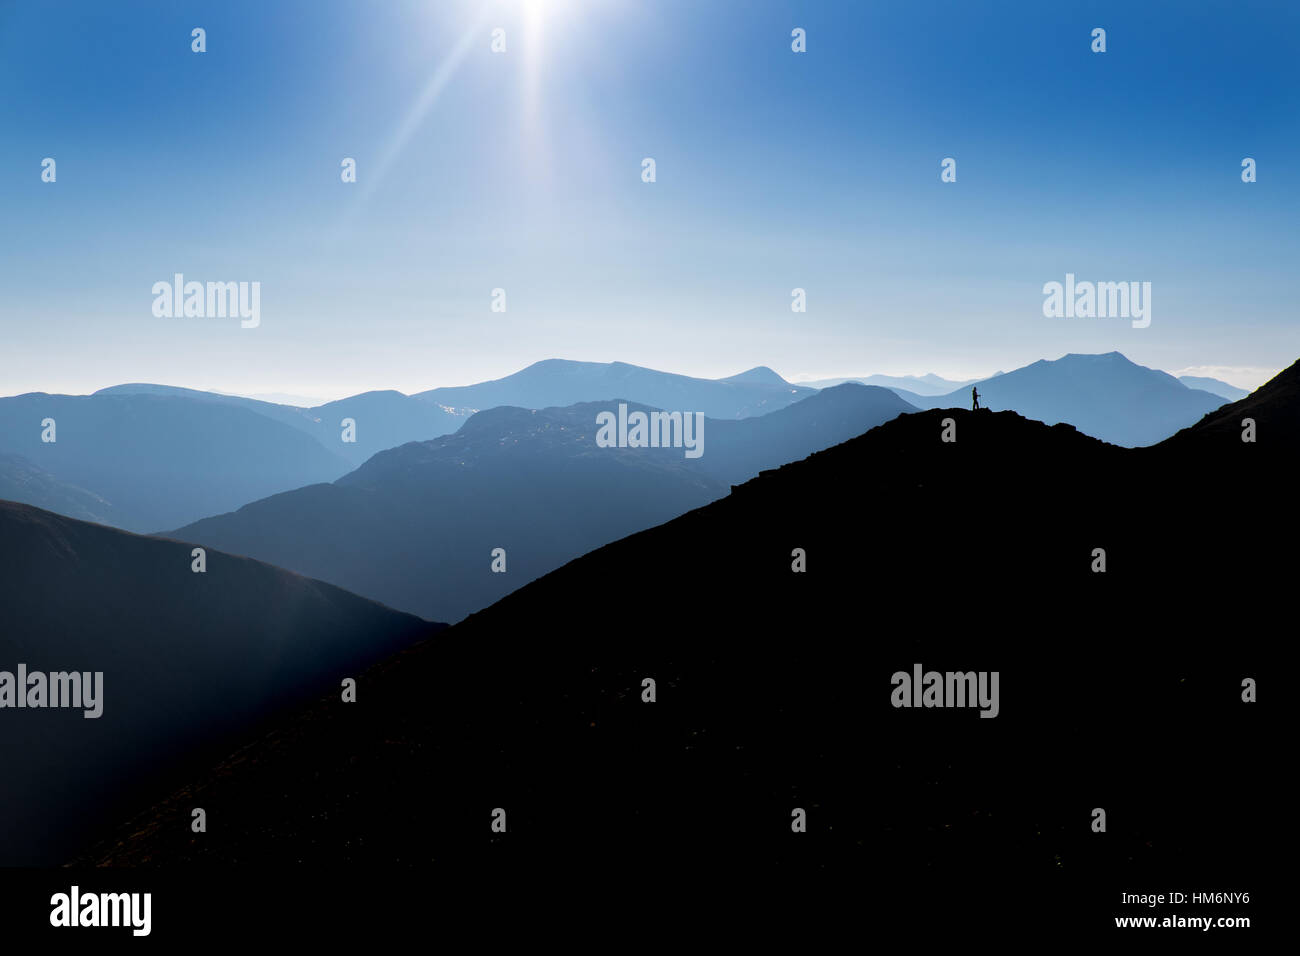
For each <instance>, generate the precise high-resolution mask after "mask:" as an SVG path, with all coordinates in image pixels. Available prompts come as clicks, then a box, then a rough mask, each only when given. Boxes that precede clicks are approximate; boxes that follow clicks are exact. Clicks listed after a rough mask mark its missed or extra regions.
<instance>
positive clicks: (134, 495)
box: [0, 393, 349, 531]
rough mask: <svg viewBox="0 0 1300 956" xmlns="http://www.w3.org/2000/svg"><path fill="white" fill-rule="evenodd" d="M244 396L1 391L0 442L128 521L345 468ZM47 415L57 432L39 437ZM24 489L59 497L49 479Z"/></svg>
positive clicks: (44, 501) (44, 498)
mask: <svg viewBox="0 0 1300 956" xmlns="http://www.w3.org/2000/svg"><path fill="white" fill-rule="evenodd" d="M244 401H245V400H234V401H227V400H219V399H216V398H215V397H214V400H211V401H209V400H199V399H194V398H190V397H185V396H177V395H170V394H126V393H122V394H119V393H110V394H96V395H47V394H44V393H31V394H27V395H18V396H14V397H12V398H0V452H4V453H6V454H8V455H16V456H20V457H22V458H25V459H27V460H28V461H29V462H31V463H32V464H33V465H34V466H35V467H37V468H38V469H40V470H41V471H42V472H43V473H45V474H47V475H49V476H52V477H53V478H54V479H55V480H57V481H58V482H59V483H60V484H61V485H63V486H72V487H75V488H77V489H80V490H82V491H83V492H85V493H87V494H89V495H90V496H91V497H92V498H93V499H96V500H97V501H102V502H103V504H102V505H95V506H93V507H92V506H90V505H87V504H85V502H84V501H83V503H82V505H81V506H80V507H77V508H74V509H73V510H74V511H79V512H80V513H82V514H85V515H86V516H87V517H91V516H92V515H93V517H95V518H96V519H104V520H112V521H113V522H114V523H115V524H118V525H119V526H121V527H124V528H127V529H129V530H133V531H157V530H158V529H160V528H169V527H176V526H177V525H178V524H183V523H185V522H187V521H192V520H194V518H195V516H196V515H201V514H203V513H205V512H207V513H210V512H211V511H212V510H213V509H220V508H235V507H238V506H239V505H240V504H243V503H245V502H247V501H250V500H254V499H256V498H260V497H264V496H266V495H268V494H273V493H274V492H276V491H284V490H285V489H288V488H297V487H301V486H302V485H307V484H312V483H313V482H319V481H333V480H334V479H335V478H337V477H339V475H341V474H344V473H345V472H347V471H348V468H349V464H348V461H347V459H346V458H344V457H343V456H342V455H340V454H338V453H336V452H333V451H331V450H329V449H327V448H326V447H325V446H323V445H322V444H321V443H320V442H319V441H317V440H315V439H314V438H313V437H312V436H311V435H308V434H305V433H304V432H303V431H302V430H301V429H299V428H295V427H293V426H291V425H289V424H286V423H284V422H282V421H280V420H277V418H276V417H274V415H272V414H268V413H263V412H259V411H255V410H252V409H250V408H248V407H246V406H245V405H244V404H242V402H244ZM278 407H279V406H271V408H273V409H274V408H278ZM50 419H52V420H53V421H54V429H55V430H54V433H53V437H54V439H55V440H54V441H53V442H45V441H42V433H43V432H44V431H45V427H44V426H43V425H42V422H44V421H46V420H50ZM29 490H30V492H31V494H30V495H26V494H25V495H24V498H25V500H28V501H31V502H32V503H34V504H37V505H40V506H50V507H54V506H56V505H57V504H58V499H57V497H51V494H52V491H51V489H50V487H49V486H48V484H47V485H46V486H45V487H44V488H41V487H38V486H32V487H31V488H30V489H29ZM87 509H90V510H89V513H88V511H87Z"/></svg>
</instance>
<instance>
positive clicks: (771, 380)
mask: <svg viewBox="0 0 1300 956" xmlns="http://www.w3.org/2000/svg"><path fill="white" fill-rule="evenodd" d="M718 381H720V382H749V383H751V384H755V385H789V384H790V383H789V382H787V381H786V380H785V379H783V378H782V377H781V376H780V375H778V374H777V373H776V372H774V371H772V369H770V368H768V367H767V366H766V365H755V366H754V367H753V368H751V369H747V370H746V371H744V372H741V373H740V374H739V375H731V376H729V377H727V378H723V379H719V380H718Z"/></svg>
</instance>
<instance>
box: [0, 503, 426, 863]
mask: <svg viewBox="0 0 1300 956" xmlns="http://www.w3.org/2000/svg"><path fill="white" fill-rule="evenodd" d="M191 550H192V549H191V546H190V545H189V544H184V543H181V542H179V541H168V540H163V539H159V538H149V537H141V536H138V535H133V534H128V533H126V532H123V531H117V530H115V529H111V528H104V527H100V526H98V525H94V524H88V523H85V522H81V521H75V520H72V519H70V518H65V517H62V516H59V515H55V514H51V513H49V512H47V511H41V510H39V509H37V508H32V507H30V506H27V505H19V504H14V503H12V502H7V501H0V607H2V608H3V618H4V621H3V626H0V671H4V672H7V673H9V674H11V675H14V674H16V673H17V668H18V665H19V664H25V665H26V668H27V671H28V672H29V673H31V672H41V673H53V672H68V671H76V672H91V673H93V672H95V671H101V672H103V691H102V698H101V705H102V714H101V716H99V717H98V718H92V719H87V718H86V717H84V716H83V710H82V709H48V708H46V709H32V708H26V709H16V708H13V707H5V708H4V709H0V767H3V768H4V769H3V781H4V782H3V785H0V819H3V820H4V826H2V827H0V866H4V865H50V864H57V863H59V862H62V861H63V860H65V859H66V858H67V856H68V855H69V854H70V853H72V852H73V851H74V850H75V849H76V848H77V847H78V845H79V844H80V843H81V842H82V841H84V840H85V838H86V835H87V833H88V832H90V831H91V830H93V829H95V828H102V827H104V826H107V825H111V824H113V823H114V822H115V820H117V819H119V818H120V816H121V814H122V813H123V808H124V807H127V806H130V805H132V804H134V803H138V801H139V800H140V799H141V795H142V794H146V793H149V792H151V789H155V788H157V787H160V786H164V787H167V788H170V787H171V786H174V785H176V783H177V782H178V781H179V779H183V774H184V773H186V772H192V770H193V769H194V766H195V761H196V760H197V761H202V762H206V761H208V760H210V759H215V757H216V756H218V755H220V754H222V753H225V752H228V750H229V748H230V746H231V742H232V740H233V739H234V737H233V736H232V735H235V734H239V733H247V732H249V731H250V729H252V728H253V727H255V726H256V725H257V724H258V722H259V721H262V720H265V719H266V718H268V717H270V716H273V715H274V714H276V713H277V712H278V711H280V710H281V709H283V708H285V707H289V706H292V705H294V704H296V703H300V702H302V701H304V700H305V699H308V698H311V697H315V696H317V695H319V694H320V693H322V692H325V691H329V692H331V693H333V694H334V696H335V699H336V700H338V699H339V698H338V693H340V692H341V686H340V685H341V680H342V678H344V677H348V676H357V675H359V673H360V671H361V670H362V669H364V668H365V667H366V666H368V665H369V664H371V663H373V662H375V661H377V660H379V659H380V658H382V657H384V656H387V655H389V654H392V653H394V652H395V651H397V650H400V649H401V648H403V647H406V646H408V645H410V644H411V643H413V642H414V641H416V640H419V639H422V638H424V637H428V636H430V635H432V634H433V633H435V632H436V631H437V630H438V629H439V628H440V627H441V626H440V625H431V624H428V623H427V622H425V621H421V620H418V619H416V618H414V617H411V616H409V615H406V614H400V613H398V612H396V611H392V610H390V609H389V608H386V607H382V606H380V605H378V604H374V603H372V602H370V601H367V600H364V599H362V598H359V597H356V596H355V595H352V594H348V593H347V592H345V591H342V590H340V589H338V588H336V587H333V586H331V585H328V584H322V583H321V582H319V581H312V580H309V579H307V578H303V577H299V576H298V575H296V574H291V573H289V572H287V571H282V570H280V569H279V568H273V567H269V566H267V565H265V564H260V563H258V562H256V561H251V560H249V559H247V558H239V557H231V556H229V555H224V554H220V553H218V552H217V551H212V550H210V551H208V552H207V556H206V561H207V565H206V567H207V570H206V571H205V572H204V573H195V572H194V571H192V560H193V559H192V557H191ZM24 690H26V688H24ZM178 775H181V776H178ZM211 809H212V810H213V812H214V813H216V812H217V808H215V807H214V808H211ZM222 825H223V826H224V824H222Z"/></svg>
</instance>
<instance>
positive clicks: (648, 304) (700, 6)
mask: <svg viewBox="0 0 1300 956" xmlns="http://www.w3.org/2000/svg"><path fill="white" fill-rule="evenodd" d="M56 9H57V13H56V12H55V10H56ZM194 27H203V28H204V29H205V30H206V31H207V47H208V49H207V52H206V53H202V54H196V53H193V52H191V49H190V44H191V37H190V31H191V29H192V28H194ZM496 27H501V28H503V29H504V30H505V37H506V52H505V53H504V54H494V53H492V51H491V48H490V47H491V42H492V36H491V33H492V30H493V29H494V28H496ZM794 27H802V28H804V29H805V30H806V31H807V38H808V39H807V45H808V51H807V52H806V53H803V54H795V53H793V52H792V51H791V49H790V31H791V29H793V28H794ZM1094 27H1103V28H1105V29H1106V31H1107V52H1105V53H1104V54H1094V53H1092V52H1091V50H1090V43H1091V37H1090V34H1091V31H1092V29H1093V28H1094ZM1297 37H1300V7H1298V6H1297V5H1295V4H1291V3H1283V2H1273V3H1258V2H1231V3H1226V2H1225V3H1186V2H1184V3H1138V2H1122V3H1069V2H1053V3H1038V2H1036V3H1010V2H1009V3H997V4H991V5H990V4H971V3H968V2H950V3H949V2H938V3H926V4H910V3H889V4H885V3H871V2H853V3H849V2H842V3H841V2H817V3H811V2H804V3H799V2H776V0H746V2H743V3H742V2H730V0H727V2H710V3H701V2H681V0H501V2H498V3H492V2H470V0H465V2H459V0H422V2H411V0H401V2H399V0H382V2H381V0H355V2H351V0H349V2H334V0H311V2H298V0H258V2H251V0H222V2H219V3H218V2H211V3H208V2H162V0H159V2H123V3H118V4H103V3H101V2H79V0H64V2H61V3H60V4H59V5H58V6H57V8H55V7H53V6H51V5H46V4H34V3H17V2H8V0H0V90H3V96H0V129H3V135H0V217H2V221H3V229H0V394H14V393H17V392H23V391H33V390H41V391H65V392H83V391H88V390H92V389H95V388H99V387H103V386H106V385H110V384H114V383H119V382H126V381H153V382H162V383H166V384H174V385H187V386H191V387H198V388H218V389H222V390H226V391H232V392H245V393H247V392H267V391H277V392H289V393H296V394H304V395H309V396H315V397H321V398H333V397H339V396H342V395H346V394H350V393H353V392H357V391H361V390H364V389H368V388H398V389H401V390H403V391H408V392H409V391H417V390H420V389H425V388H431V387H435V386H439V385H453V384H464V383H468V382H473V381H479V380H483V379H487V378H495V377H499V376H501V375H504V374H508V373H509V372H512V371H514V370H516V369H518V368H521V367H523V366H524V365H527V364H529V363H530V362H533V361H536V360H538V359H543V358H551V357H561V358H573V359H584V360H591V361H613V360H619V361H626V362H632V363H635V364H639V365H647V366H651V367H657V368H663V369H666V370H670V371H677V372H683V373H687V374H694V375H703V376H709V377H713V376H721V375H727V374H732V373H735V372H738V371H740V370H742V369H744V368H748V367H750V366H753V365H760V364H762V365H770V366H772V367H773V368H775V369H777V370H778V371H779V372H781V373H782V374H784V375H785V376H786V377H788V378H792V379H797V378H819V377H830V376H837V375H856V374H869V373H873V372H884V373H893V374H906V373H918V374H919V373H923V372H927V371H934V372H938V373H939V374H942V375H947V376H949V377H953V378H971V377H976V376H980V375H987V374H990V373H992V372H993V371H996V370H998V369H1010V368H1014V367H1017V366H1020V365H1024V364H1027V363H1029V362H1032V361H1035V360H1037V359H1040V358H1056V357H1059V356H1060V355H1062V354H1064V353H1067V352H1106V351H1111V350H1119V351H1122V352H1124V353H1125V354H1126V355H1128V356H1129V357H1130V358H1132V359H1133V360H1134V361H1137V362H1140V363H1141V364H1144V365H1150V366H1152V367H1156V368H1163V369H1167V370H1170V371H1183V370H1188V369H1196V370H1198V371H1201V372H1203V373H1208V374H1216V373H1217V374H1218V375H1219V377H1222V378H1225V379H1227V380H1229V381H1234V382H1236V383H1237V384H1243V385H1253V384H1258V381H1259V380H1261V379H1262V378H1263V377H1266V375H1267V374H1268V373H1270V372H1271V371H1274V370H1276V369H1278V368H1281V367H1284V366H1286V365H1289V364H1290V363H1291V362H1292V361H1294V360H1295V359H1296V357H1297V356H1300V315H1298V314H1297V304H1296V303H1297V299H1296V294H1295V291H1294V287H1293V284H1292V283H1293V280H1294V276H1295V274H1296V267H1295V263H1296V262H1297V261H1300V228H1297V213H1298V212H1300V203H1297V199H1300V188H1298V187H1297V185H1296V177H1295V176H1294V174H1293V173H1292V171H1291V170H1290V169H1289V166H1290V163H1291V161H1292V159H1293V157H1294V156H1296V155H1297V154H1300V148H1298V147H1300V142H1298V140H1300V124H1298V123H1297V122H1296V117H1297V115H1300V109H1298V108H1300V95H1298V94H1300V66H1297V52H1298V50H1297V39H1296V38H1297ZM47 156H48V157H53V158H54V159H55V160H56V162H57V176H58V178H57V181H56V182H55V183H43V182H41V178H40V174H41V166H40V164H41V160H42V159H43V158H44V157H47ZM647 156H648V157H653V158H654V159H655V160H656V163H657V181H656V182H655V183H653V184H647V183H643V182H642V181H641V175H640V174H641V160H642V158H643V157H647ZM1247 156H1249V157H1253V158H1254V159H1255V160H1256V161H1257V163H1258V182H1256V183H1252V184H1245V183H1242V182H1241V179H1240V164H1241V160H1242V158H1243V157H1247ZM343 157H353V158H355V159H356V161H357V169H358V182H357V183H355V184H344V183H342V182H341V181H340V176H339V172H340V161H341V160H342V159H343ZM944 157H953V158H955V159H956V160H957V173H958V177H957V182H955V183H947V184H946V183H942V182H940V178H939V173H940V161H941V160H942V159H943V158H944ZM177 272H181V273H184V274H185V276H186V278H187V279H191V280H199V281H209V280H211V281H241V280H243V281H259V282H261V285H262V299H261V324H260V326H259V327H258V328H256V329H242V328H240V324H239V322H238V321H237V320H236V321H232V320H227V319H212V318H188V319H185V318H182V319H167V318H156V317H155V316H154V315H153V313H152V310H151V305H152V302H153V295H152V292H151V289H152V286H153V284H154V283H155V282H157V281H160V280H163V281H170V279H171V277H172V275H173V274H174V273H177ZM1067 272H1072V273H1075V274H1076V275H1077V276H1078V277H1079V278H1080V279H1081V280H1082V279H1091V280H1094V281H1129V280H1134V281H1149V282H1151V284H1152V290H1153V291H1152V322H1151V325H1150V327H1148V328H1145V329H1135V328H1132V327H1131V325H1130V323H1129V322H1127V321H1124V320H1117V319H1048V318H1044V316H1043V314H1042V303H1043V294H1042V291H1041V290H1042V286H1043V284H1044V283H1045V282H1049V281H1061V280H1063V279H1064V276H1065V274H1066V273H1067ZM795 287H800V288H804V289H805V290H806V291H807V300H808V311H807V312H805V313H802V314H796V313H792V312H791V310H790V292H791V289H793V288H795ZM494 288H504V289H505V290H506V296H507V311H506V312H505V313H494V312H492V311H491V310H490V304H491V293H492V290H493V289H494Z"/></svg>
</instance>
